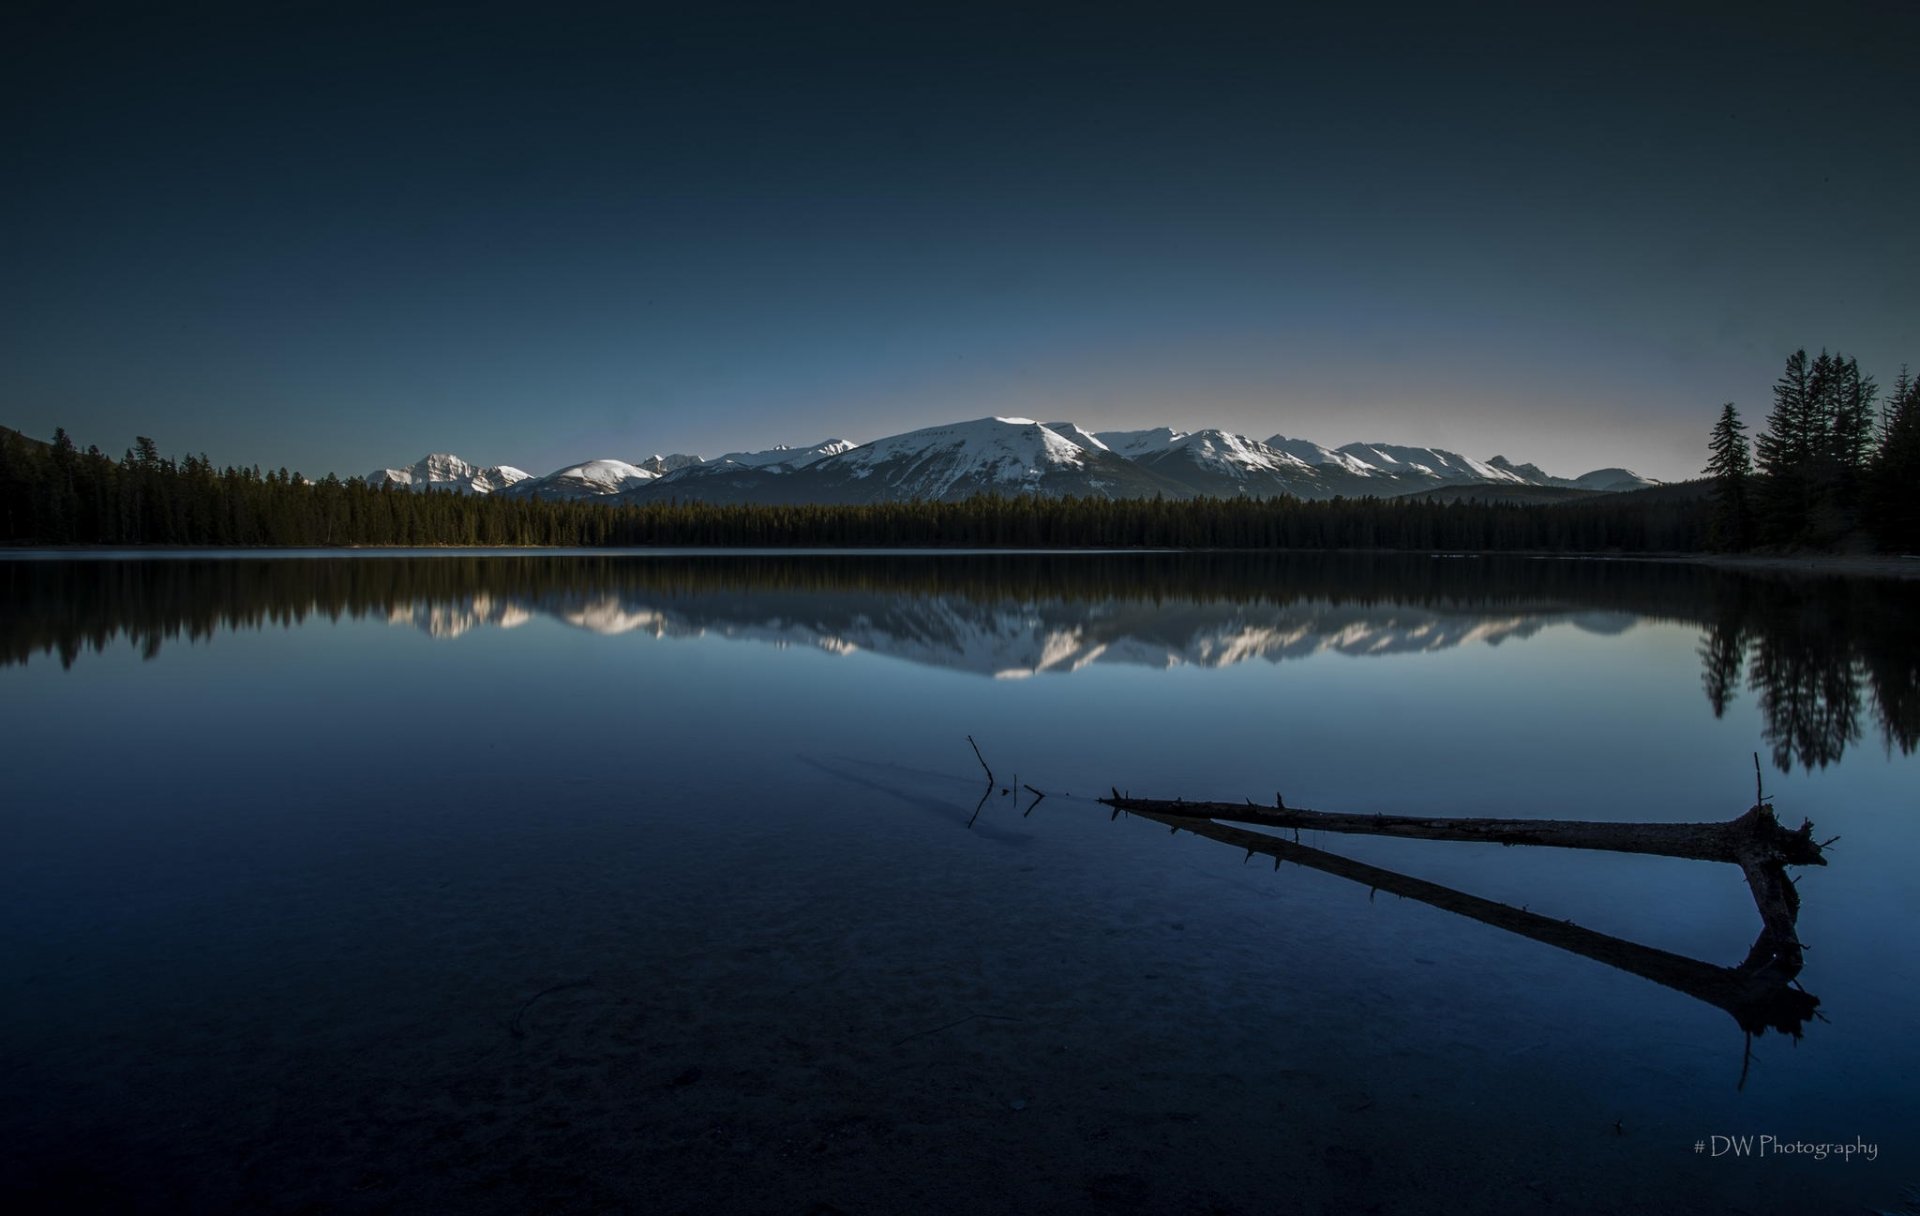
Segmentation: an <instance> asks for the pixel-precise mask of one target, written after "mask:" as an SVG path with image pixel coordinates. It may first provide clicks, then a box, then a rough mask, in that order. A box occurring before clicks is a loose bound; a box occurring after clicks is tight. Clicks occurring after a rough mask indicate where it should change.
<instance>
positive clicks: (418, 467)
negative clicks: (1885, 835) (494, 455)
mask: <svg viewBox="0 0 1920 1216" xmlns="http://www.w3.org/2000/svg"><path fill="white" fill-rule="evenodd" d="M532 476H533V475H532V474H531V473H528V472H526V471H525V470H523V469H516V468H514V467H513V466H512V465H510V464H501V465H492V466H489V467H487V468H481V467H479V466H478V465H472V464H468V463H467V462H466V461H464V460H462V459H460V458H459V457H458V456H455V455H454V454H453V453H451V452H432V453H429V454H428V455H426V456H423V457H421V458H420V459H419V460H418V461H416V462H415V463H413V464H411V465H408V466H407V467H406V468H403V469H375V470H374V471H373V472H371V473H369V474H367V475H366V477H365V478H364V480H365V481H366V483H367V484H368V485H370V486H383V485H390V486H401V487H405V488H407V489H410V490H416V491H421V492H425V491H428V490H439V491H442V492H452V493H456V494H491V493H493V492H494V491H495V490H504V489H506V488H507V487H508V486H511V485H514V484H516V483H518V482H522V481H526V480H528V479H529V478H531V477H532Z"/></svg>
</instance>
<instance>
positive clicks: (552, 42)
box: [0, 0, 1920, 479]
mask: <svg viewBox="0 0 1920 1216" xmlns="http://www.w3.org/2000/svg"><path fill="white" fill-rule="evenodd" d="M1916 56H1920V6H1915V5H1912V4H1909V3H1898V4H1877V5H1876V4H1850V3H1844V2H1840V3H1822V4H1819V5H1801V6H1791V7H1789V6H1777V7H1776V6H1769V5H1766V4H1741V5H1725V6H1714V7H1712V8H1708V7H1693V8H1689V7H1687V6H1684V5H1658V6H1646V7H1636V6H1634V5H1611V4H1610V5H1605V6H1598V5H1572V4H1566V5H1560V4H1555V5H1539V4H1527V5H1517V6H1490V5H1478V6H1471V7H1463V8H1459V9H1456V10H1451V11H1450V10H1447V9H1445V8H1444V7H1443V6H1440V5H1418V6H1405V7H1396V6H1393V5H1369V4H1363V3H1348V4H1339V5H1326V6H1319V7H1316V8H1313V9H1301V10H1292V9H1290V7H1289V6H1285V5H1267V6H1254V5H1245V4H1241V5H1234V6H1230V7H1218V8H1214V7H1210V6H1208V5H1206V4H1198V3H1182V4H1178V5H1168V4H1161V5H1136V4H1128V3H1120V2H1109V3H1100V4H1087V5H1076V6H1049V5H1043V4H1028V5H1024V6H1017V7H1004V8H1003V7H996V6H995V5H993V4H990V3H976V4H966V5H957V6H951V7H945V6H938V5H932V4H901V3H895V4H888V5H879V6H869V7H856V6H845V5H836V4H833V3H805V4H802V3H781V4H770V5H729V4H724V3H701V4H688V3H680V4H672V5H651V4H645V3H628V4H621V5H609V6H604V7H602V6H582V5H570V4H564V3H545V4H538V5H536V4H516V5H493V4H487V3H470V4H461V5H457V6H446V7H439V6H434V5H421V4H413V5H394V4H382V5H368V6H358V7H357V6H353V5H346V4H339V3H325V4H321V3H294V2H284V3H272V4H258V3H255V4H248V5H245V6H233V7H220V6H211V5H194V4H181V5H165V6H162V5H152V4H141V5H125V6H117V5H110V4H87V3H79V2H74V0H62V2H55V3H26V4H20V3H16V4H12V5H8V6H6V10H5V13H4V15H0V424H4V425H9V426H13V427H16V428H18V429H20V430H23V431H25V432H26V433H28V434H31V435H38V436H41V437H46V436H48V435H50V434H51V433H52V430H53V428H54V427H55V426H64V427H66V428H67V430H68V431H69V432H70V433H71V434H72V435H73V436H74V438H75V439H76V440H77V441H78V442H79V443H80V444H81V445H82V446H85V445H87V444H89V443H97V444H99V445H100V446H101V447H102V448H103V449H105V450H107V451H109V452H112V453H115V454H117V453H118V452H120V451H121V450H122V449H124V448H125V447H128V446H130V445H131V443H132V441H133V438H134V436H135V435H151V436H154V437H155V438H156V439H157V440H158V441H159V444H160V447H161V449H162V451H164V452H171V453H185V452H188V451H204V452H207V453H208V454H209V455H211V456H212V457H213V459H214V460H215V461H216V462H217V463H222V464H225V463H245V464H255V463H257V464H260V465H263V466H266V467H280V466H286V467H289V468H295V469H300V470H302V471H304V472H307V473H309V474H313V475H318V474H319V473H321V472H325V471H329V470H331V471H337V472H340V473H342V474H348V473H361V472H366V471H368V470H370V469H373V468H375V467H378V466H381V465H397V464H401V463H407V462H411V461H413V460H415V459H417V458H418V457H420V456H421V455H422V454H424V453H426V452H428V451H451V452H455V453H458V454H459V455H461V456H463V457H465V458H467V459H469V460H472V461H475V462H476V463H480V464H495V463H507V464H513V465H517V466H520V467H522V468H525V469H527V470H529V471H531V472H533V473H536V474H538V473H545V472H548V471H551V470H553V469H556V468H559V467H562V466H563V465H566V464H570V463H574V462H577V461H579V460H583V459H588V458H596V457H609V456H610V457H619V458H622V459H627V460H635V459H639V458H641V457H644V456H646V455H649V454H652V453H655V452H674V451H684V452H693V453H697V454H701V455H707V456H711V455H717V454H719V453H720V452H723V451H727V450H733V449H755V448H764V447H771V446H773V445H775V444H779V443H788V444H804V443H811V442H813V441H816V440H819V439H822V438H826V437H829V436H833V437H838V438H845V439H849V440H853V441H857V442H858V441H866V440H871V439H876V438H880V437H882V436H884V435H888V434H893V433H897V432H900V431H904V430H909V429H912V428H915V427H919V426H926V425H932V424H935V423H941V422H948V421H954V420H957V419H963V418H975V417H982V416H985V415H989V414H999V415H1017V416H1024V417H1031V418H1038V419H1042V420H1053V419H1065V420H1071V421H1075V422H1078V423H1080V424H1081V425H1083V426H1085V427H1087V428H1088V429H1091V430H1104V429H1124V428H1136V427H1146V426H1155V425H1162V424H1166V425H1173V426H1177V427H1181V428H1187V429H1191V428H1197V427H1201V426H1219V427H1223V428H1226V429H1229V430H1234V431H1239V432H1242V433H1245V434H1249V435H1252V436H1254V437H1256V438H1265V437H1267V436H1269V435H1272V434H1275V433H1282V434H1286V435H1289V436H1299V437H1305V438H1308V439H1313V440H1316V441H1318V442H1321V443H1325V444H1328V445H1338V444H1342V443H1348V442H1352V441H1356V440H1359V441H1374V442H1397V443H1407V444H1420V445H1431V446H1440V447H1446V448H1450V449H1453V450H1457V451H1460V452H1463V453H1465V454H1467V455H1470V456H1475V457H1480V458H1486V457H1488V456H1492V455H1494V454H1504V455H1506V456H1508V457H1510V458H1512V459H1514V460H1516V461H1533V462H1536V463H1539V464H1540V465H1542V466H1543V467H1545V468H1546V469H1548V470H1549V471H1551V472H1557V473H1561V474H1568V475H1570V474H1575V473H1579V472H1583V471H1585V470H1587V469H1590V468H1595V467H1600V466H1606V465H1624V466H1627V467H1630V468H1634V469H1636V470H1638V471H1639V472H1641V473H1643V474H1646V475H1649V476H1653V477H1657V478H1662V479H1674V478H1681V477H1687V476H1691V475H1694V474H1695V473H1696V472H1697V471H1698V470H1699V468H1700V466H1701V465H1702V464H1703V463H1704V459H1705V450H1704V449H1705V441H1706V433H1707V430H1708V429H1709V428H1710V427H1711V425H1712V423H1713V421H1714V418H1715V416H1716V414H1717V411H1718V408H1719V406H1720V403H1721V402H1723V401H1728V400H1731V401H1734V402H1735V403H1736V404H1737V405H1738V406H1739V407H1740V409H1741V410H1742V412H1743V414H1744V415H1745V416H1746V417H1747V418H1748V419H1749V421H1750V423H1751V424H1752V425H1753V426H1754V429H1755V430H1758V429H1759V428H1760V425H1761V424H1762V422H1763V421H1764V418H1765V415H1766V412H1767V409H1768V407H1769V390H1770V386H1771V384H1772V382H1773V380H1774V379H1775V377H1777V376H1778V375H1779V372H1780V368H1781V364H1782V362H1783V360H1784V358H1785V356H1786V355H1787V354H1788V353H1789V352H1790V351H1792V350H1793V349H1794V348H1796V347H1806V348H1808V349H1810V350H1818V349H1820V348H1822V347H1827V348H1835V349H1839V350H1842V351H1844V352H1845V353H1847V354H1850V355H1853V356H1855V357H1857V358H1858V359H1859V360H1860V363H1861V366H1862V367H1863V368H1864V369H1865V370H1867V371H1868V372H1870V373H1872V374H1874V375H1875V376H1877V377H1878V378H1879V380H1880V381H1881V383H1882V384H1886V383H1888V382H1890V381H1891V380H1892V379H1893V377H1894V376H1895V374H1896V373H1897V371H1898V369H1899V367H1900V365H1901V363H1902V362H1903V361H1910V362H1912V363H1914V364H1916V365H1920V274H1916V271H1917V270H1920V223H1916V222H1915V221H1914V215H1915V207H1916V204H1915V202H1914V200H1915V199H1916V197H1920V190H1917V189H1916V187H1920V148H1917V146H1916V139H1915V135H1914V133H1915V132H1916V131H1920V83H1916V79H1915V76H1914V72H1913V64H1914V63H1915V62H1916Z"/></svg>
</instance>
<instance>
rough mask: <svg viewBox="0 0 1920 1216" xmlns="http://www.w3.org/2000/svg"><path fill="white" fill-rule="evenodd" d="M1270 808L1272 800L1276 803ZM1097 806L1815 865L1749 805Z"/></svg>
mask: <svg viewBox="0 0 1920 1216" xmlns="http://www.w3.org/2000/svg"><path fill="white" fill-rule="evenodd" d="M1275 801H1276V802H1278V801H1279V800H1278V799H1276V800H1275ZM1100 803H1101V805H1102V806H1110V807H1113V808H1115V809H1116V810H1122V811H1129V812H1131V813H1133V814H1136V815H1149V816H1164V817H1166V818H1167V819H1168V820H1184V819H1202V820H1204V819H1216V820H1221V821H1224V822H1227V823H1246V824H1252V825H1253V826H1255V827H1263V828H1292V829H1295V830H1298V829H1302V828H1304V829H1308V830H1311V831H1316V832H1348V833H1357V834H1360V835H1366V836H1396V837H1402V838H1405V839H1411V840H1464V841H1479V842H1481V843H1485V844H1503V845H1541V846H1546V847H1550V848H1560V849H1600V850H1604V851H1606V852H1611V853H1651V854H1655V855H1657V856H1661V857H1682V858H1687V859H1689V860H1692V861H1724V862H1728V863H1730V864H1732V865H1737V866H1740V867H1742V868H1743V869H1745V868H1747V867H1749V866H1754V867H1766V866H1783V865H1791V866H1823V865H1825V864H1827V862H1826V858H1825V856H1823V854H1822V851H1821V846H1820V845H1819V844H1817V843H1815V842H1814V839H1813V824H1812V822H1811V821H1809V822H1807V823H1804V824H1802V825H1801V826H1800V827H1798V828H1796V829H1793V830H1791V831H1789V830H1788V829H1786V828H1783V827H1781V826H1780V821H1779V820H1778V819H1776V818H1774V814H1773V808H1772V807H1770V806H1767V805H1766V804H1765V803H1758V804H1756V805H1755V806H1754V807H1753V808H1752V809H1751V810H1749V811H1748V812H1747V813H1746V814H1744V815H1741V816H1739V817H1738V818H1736V819H1731V820H1728V821H1726V822H1724V823H1604V822H1600V821H1596V820H1578V819H1449V818H1444V817H1440V816H1431V815H1358V814H1345V813H1340V812H1335V811H1310V810H1304V809H1295V808H1292V807H1286V806H1275V807H1274V808H1273V809H1271V810H1269V809H1268V808H1266V807H1257V806H1254V805H1253V804H1251V803H1245V804H1242V803H1236V802H1187V801H1184V800H1178V799H1176V800H1174V801H1171V802H1169V801H1166V800H1164V799H1157V798H1130V797H1126V796H1123V795H1122V794H1121V793H1120V791H1118V790H1115V791H1114V792H1113V796H1112V797H1110V798H1102V799H1100Z"/></svg>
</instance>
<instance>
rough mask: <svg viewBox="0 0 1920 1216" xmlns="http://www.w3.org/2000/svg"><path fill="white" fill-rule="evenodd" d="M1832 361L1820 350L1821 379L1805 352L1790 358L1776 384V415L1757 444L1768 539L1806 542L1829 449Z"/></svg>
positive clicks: (1763, 519) (1764, 531)
mask: <svg viewBox="0 0 1920 1216" xmlns="http://www.w3.org/2000/svg"><path fill="white" fill-rule="evenodd" d="M1831 363H1832V357H1831V356H1829V355H1827V354H1826V353H1825V352H1824V351H1823V352H1821V356H1820V361H1819V368H1820V372H1821V375H1820V378H1819V380H1818V381H1816V379H1815V376H1814V365H1811V364H1810V363H1809V361H1808V359H1807V352H1806V351H1805V350H1804V349H1803V350H1796V351H1794V352H1793V353H1792V354H1791V355H1788V356H1787V366H1786V370H1785V371H1783V372H1782V373H1781V375H1780V379H1778V380H1776V381H1775V382H1774V385H1773V412H1772V413H1770V414H1768V415H1767V429H1766V430H1765V431H1764V432H1762V433H1761V435H1760V437H1759V438H1758V439H1757V440H1756V441H1755V443H1754V450H1755V454H1756V455H1757V456H1758V464H1759V467H1760V472H1761V474H1762V475H1763V476H1764V477H1765V481H1764V483H1763V485H1762V490H1763V493H1762V496H1761V503H1760V506H1761V510H1760V522H1761V532H1762V535H1763V536H1764V537H1765V539H1767V540H1770V541H1776V542H1788V543H1792V542H1795V541H1799V540H1802V539H1805V538H1806V536H1807V534H1808V532H1809V528H1810V524H1811V521H1810V518H1809V517H1810V515H1811V513H1812V511H1813V508H1814V505H1815V492H1814V491H1815V487H1816V485H1817V478H1818V470H1817V469H1816V465H1817V463H1818V462H1819V461H1820V460H1821V459H1822V458H1823V457H1824V456H1825V454H1826V453H1827V451H1828V448H1829V443H1828V432H1829V428H1828V427H1827V426H1826V419H1825V416H1824V404H1825V403H1824V401H1823V399H1822V398H1823V396H1824V394H1825V393H1826V391H1827V372H1828V369H1829V367H1830V365H1831Z"/></svg>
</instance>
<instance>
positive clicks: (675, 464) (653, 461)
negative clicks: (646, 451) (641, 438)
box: [639, 452, 700, 477]
mask: <svg viewBox="0 0 1920 1216" xmlns="http://www.w3.org/2000/svg"><path fill="white" fill-rule="evenodd" d="M699 463H700V458H699V457H698V456H689V455H687V454H686V453H685V452H675V453H674V454H673V455H671V456H660V455H653V456H649V457H647V458H646V459H645V460H643V461H641V462H640V466H639V467H640V468H642V469H644V470H646V471H647V472H649V473H652V474H653V475H654V476H655V477H665V476H666V475H667V474H669V473H673V472H677V471H679V470H680V469H684V468H686V467H687V466H688V465H690V464H699Z"/></svg>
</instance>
